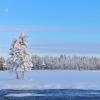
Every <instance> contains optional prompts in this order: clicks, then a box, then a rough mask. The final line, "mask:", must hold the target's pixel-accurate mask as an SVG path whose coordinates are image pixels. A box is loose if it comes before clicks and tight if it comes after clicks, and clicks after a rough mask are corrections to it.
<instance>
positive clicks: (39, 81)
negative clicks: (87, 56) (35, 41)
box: [0, 70, 100, 100]
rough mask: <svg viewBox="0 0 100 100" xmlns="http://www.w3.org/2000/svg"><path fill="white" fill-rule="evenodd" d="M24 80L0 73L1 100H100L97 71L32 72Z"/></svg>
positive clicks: (99, 83)
mask: <svg viewBox="0 0 100 100" xmlns="http://www.w3.org/2000/svg"><path fill="white" fill-rule="evenodd" d="M25 76H26V77H25V79H23V80H17V79H16V78H15V73H12V72H9V71H4V72H3V71H1V72H0V98H1V99H0V100H18V99H19V98H20V100H24V99H25V98H26V99H25V100H27V98H28V100H46V99H47V98H49V99H50V100H90V98H91V100H99V99H100V91H99V90H100V80H99V77H100V72H99V71H63V70H59V71H57V70H54V71H49V70H45V71H43V70H41V71H39V70H34V71H31V72H26V74H25ZM9 98H10V99H9ZM23 98H24V99H23ZM39 98H40V99H39ZM82 98H83V99H82ZM86 98H87V99H86Z"/></svg>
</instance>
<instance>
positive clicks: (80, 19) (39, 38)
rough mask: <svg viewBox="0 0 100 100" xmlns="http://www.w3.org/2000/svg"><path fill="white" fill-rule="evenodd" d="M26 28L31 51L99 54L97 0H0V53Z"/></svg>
mask: <svg viewBox="0 0 100 100" xmlns="http://www.w3.org/2000/svg"><path fill="white" fill-rule="evenodd" d="M35 29H36V30H35ZM27 30H28V33H29V34H28V37H29V45H30V46H29V48H30V51H31V53H32V54H61V53H62V54H68V55H69V54H74V55H77V54H81V55H85V54H87V55H96V56H98V55H99V54H100V0H0V56H5V55H8V49H9V47H10V45H11V41H12V40H13V38H16V37H18V36H19V34H20V32H23V31H27Z"/></svg>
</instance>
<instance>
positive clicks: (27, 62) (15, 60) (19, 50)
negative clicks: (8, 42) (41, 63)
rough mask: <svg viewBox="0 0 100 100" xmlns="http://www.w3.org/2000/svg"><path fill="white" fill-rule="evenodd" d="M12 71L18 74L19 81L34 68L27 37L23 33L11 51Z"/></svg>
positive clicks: (14, 42)
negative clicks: (26, 72)
mask: <svg viewBox="0 0 100 100" xmlns="http://www.w3.org/2000/svg"><path fill="white" fill-rule="evenodd" d="M10 60H11V69H12V70H13V71H15V72H16V78H17V79H23V78H24V72H25V71H29V70H31V68H32V67H33V64H32V60H31V57H30V55H29V52H28V47H27V36H26V34H25V33H21V35H20V37H19V38H18V39H15V40H14V41H13V43H12V47H11V49H10Z"/></svg>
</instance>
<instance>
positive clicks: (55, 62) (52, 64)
mask: <svg viewBox="0 0 100 100" xmlns="http://www.w3.org/2000/svg"><path fill="white" fill-rule="evenodd" d="M31 58H32V63H33V68H32V69H33V70H48V69H50V70H56V69H58V70H100V58H99V57H86V56H84V57H83V56H82V57H81V56H66V55H60V56H43V57H41V56H37V55H34V56H32V57H31ZM9 68H10V60H9V59H7V60H5V59H4V58H3V57H1V58H0V70H9Z"/></svg>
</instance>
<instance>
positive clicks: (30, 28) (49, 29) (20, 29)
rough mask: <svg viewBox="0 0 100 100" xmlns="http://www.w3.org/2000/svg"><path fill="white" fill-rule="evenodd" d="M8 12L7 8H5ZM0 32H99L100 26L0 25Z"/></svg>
mask: <svg viewBox="0 0 100 100" xmlns="http://www.w3.org/2000/svg"><path fill="white" fill-rule="evenodd" d="M5 11H6V12H8V8H7V9H6V10H5ZM0 32H5V33H8V32H28V33H30V32H51V33H59V32H60V33H62V32H65V33H70V32H73V33H86V32H87V33H96V32H99V33H100V28H78V27H76V28H73V27H63V28H61V27H34V26H20V25H19V26H0Z"/></svg>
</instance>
